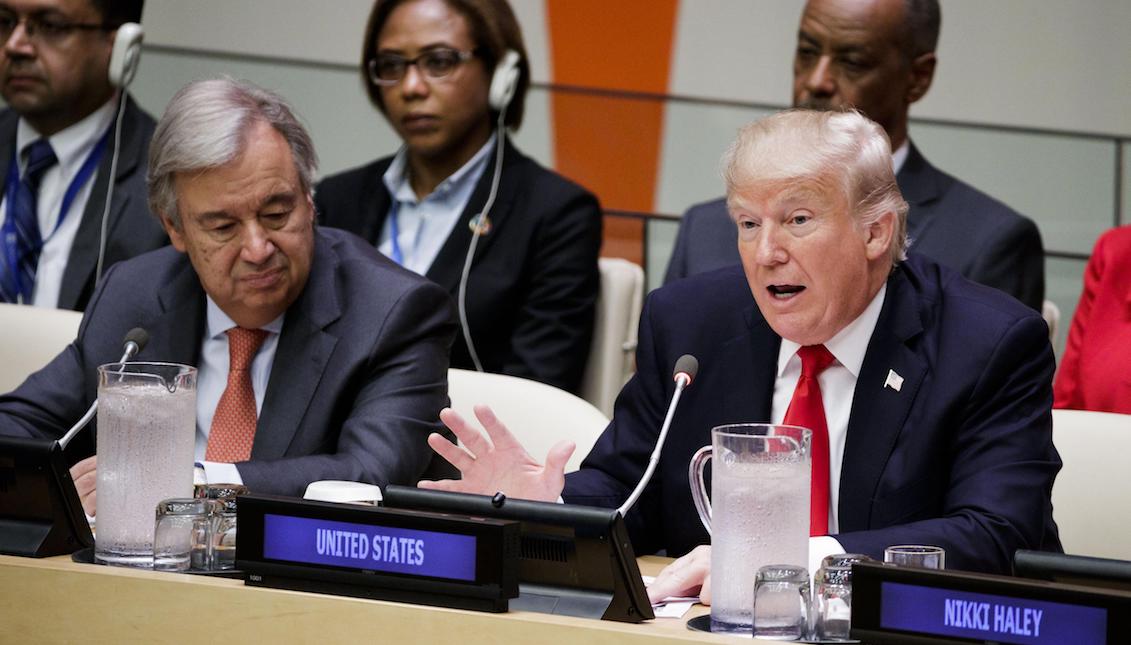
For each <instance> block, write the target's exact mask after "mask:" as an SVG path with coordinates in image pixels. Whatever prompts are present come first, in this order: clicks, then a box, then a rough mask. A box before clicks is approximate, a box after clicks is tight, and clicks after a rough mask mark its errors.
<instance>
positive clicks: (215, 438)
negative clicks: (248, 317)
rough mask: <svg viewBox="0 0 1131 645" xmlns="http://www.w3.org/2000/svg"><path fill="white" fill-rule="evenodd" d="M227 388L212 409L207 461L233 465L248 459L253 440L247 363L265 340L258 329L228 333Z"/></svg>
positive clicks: (252, 401) (252, 400)
mask: <svg viewBox="0 0 1131 645" xmlns="http://www.w3.org/2000/svg"><path fill="white" fill-rule="evenodd" d="M227 333H228V357H229V362H228V385H227V387H225V388H224V394H223V396H221V397H220V403H219V404H217V405H216V414H215V415H213V417H212V429H211V430H210V431H209V433H208V450H206V451H205V454H204V458H205V459H206V460H207V461H218V462H226V463H235V462H237V461H247V460H248V459H250V458H251V444H252V442H253V441H254V440H255V424H256V421H257V419H256V416H257V415H256V411H255V390H254V389H252V387H251V361H252V359H254V358H255V353H256V352H258V351H259V346H260V345H262V344H263V340H264V339H265V338H267V333H268V332H266V331H264V330H262V329H244V328H243V327H234V328H232V329H229V330H228V332H227Z"/></svg>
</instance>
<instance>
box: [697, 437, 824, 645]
mask: <svg viewBox="0 0 1131 645" xmlns="http://www.w3.org/2000/svg"><path fill="white" fill-rule="evenodd" d="M809 476H810V475H809V464H808V462H807V461H802V460H796V459H788V460H783V462H771V463H742V464H732V465H730V466H729V467H727V468H720V467H716V468H714V469H713V471H712V474H711V488H712V490H713V491H715V493H714V495H713V496H712V499H711V516H712V525H713V526H712V531H711V534H712V538H711V631H722V632H732V631H733V632H747V633H749V632H750V631H751V629H752V626H753V622H754V614H753V607H754V576H755V574H756V573H757V572H758V568H759V567H762V566H764V565H767V564H793V565H797V566H801V567H807V566H808V560H809V542H808V539H807V536H808V535H809V503H808V502H809V499H808V492H807V491H808V482H809ZM801 490H804V491H806V494H805V496H804V498H799V495H798V491H801ZM722 491H728V492H726V493H723V492H722ZM759 527H760V528H759ZM767 529H769V530H767ZM771 533H772V534H776V536H775V537H774V539H769V537H770V534H771ZM782 536H795V537H796V538H797V539H788V540H786V539H781V537H782Z"/></svg>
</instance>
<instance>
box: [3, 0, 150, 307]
mask: <svg viewBox="0 0 1131 645" xmlns="http://www.w3.org/2000/svg"><path fill="white" fill-rule="evenodd" d="M142 5H143V0H0V39H2V40H3V41H4V42H3V50H2V51H0V94H2V95H3V97H4V100H5V101H6V102H7V105H8V109H6V110H4V111H3V112H0V176H2V177H3V178H4V182H5V183H4V193H3V203H2V204H0V223H2V227H3V228H2V234H0V246H2V255H0V302H10V303H27V304H34V305H37V306H43V307H60V308H66V309H78V310H82V309H83V308H85V306H86V303H87V300H89V299H90V296H91V294H92V293H93V291H94V285H95V281H96V280H97V278H98V276H97V275H96V273H97V272H98V265H99V260H100V259H99V256H100V254H101V255H102V256H103V258H102V266H103V267H108V266H109V265H110V264H112V263H114V262H116V261H118V260H123V259H126V258H129V257H132V256H134V255H137V254H139V253H142V252H144V251H148V250H151V249H154V248H157V247H160V246H163V245H164V244H166V243H167V242H168V240H167V238H166V236H165V234H164V232H163V231H162V230H161V227H160V226H158V224H157V220H156V219H155V218H153V217H152V216H151V215H150V214H149V209H148V207H147V206H146V190H145V155H146V151H147V150H148V148H149V140H150V137H151V136H152V134H153V128H154V122H153V118H152V117H150V116H149V115H148V114H146V113H145V112H143V111H142V110H141V109H140V108H138V106H137V105H136V104H135V103H134V102H133V100H132V99H130V98H129V97H128V96H126V97H125V106H124V113H123V114H122V116H121V133H120V144H119V146H118V159H117V168H116V172H115V177H114V189H113V193H112V194H113V197H112V198H111V202H112V203H111V204H110V209H109V211H108V212H107V213H106V214H105V215H104V210H105V206H106V199H107V189H108V188H109V183H110V182H109V177H110V171H111V165H112V162H113V157H114V147H115V136H114V134H115V133H114V129H115V119H116V117H117V116H118V109H119V107H118V103H119V101H118V99H119V96H120V90H119V89H118V87H117V86H116V85H115V84H114V83H113V82H112V81H111V78H110V76H111V75H112V74H111V70H110V68H111V57H112V52H113V50H114V47H115V40H116V37H117V36H118V35H119V31H124V30H125V29H126V28H123V29H122V30H120V29H119V28H120V27H122V25H124V24H125V23H138V22H140V20H141V11H142ZM128 29H129V30H130V33H131V34H136V35H137V40H135V41H134V42H133V45H134V47H135V48H136V47H137V46H139V43H140V28H139V27H137V25H136V24H134V25H131V26H129V27H128ZM122 35H123V36H125V35H127V34H126V33H123V34H122ZM119 58H120V56H119ZM132 62H136V57H134V58H133V61H132ZM118 67H119V68H121V67H123V65H121V64H119V65H118ZM118 72H119V73H118V76H117V78H118V79H121V78H122V77H123V75H122V73H121V72H122V70H121V69H119V70H118ZM125 78H126V79H127V80H128V78H129V75H126V76H125ZM119 82H120V81H119ZM104 218H105V220H106V221H105V222H104V221H103V220H104ZM104 226H105V232H103V227H104Z"/></svg>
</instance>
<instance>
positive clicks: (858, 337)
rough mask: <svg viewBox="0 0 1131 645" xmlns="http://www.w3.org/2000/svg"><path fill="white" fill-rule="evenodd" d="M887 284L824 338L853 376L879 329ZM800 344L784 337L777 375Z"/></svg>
mask: <svg viewBox="0 0 1131 645" xmlns="http://www.w3.org/2000/svg"><path fill="white" fill-rule="evenodd" d="M887 290H888V285H887V283H886V282H885V283H884V285H883V286H882V287H880V290H879V292H877V293H876V295H875V296H874V297H873V298H872V302H870V303H868V306H867V307H865V308H864V311H863V313H861V314H860V315H859V316H857V317H856V320H853V321H852V322H850V323H849V324H848V326H847V327H845V328H844V329H842V330H840V331H839V332H837V334H836V335H835V336H833V337H832V338H830V339H829V340H827V341H825V348H826V349H828V350H829V353H831V354H832V355H833V357H835V358H836V360H837V362H838V363H840V364H841V365H842V366H844V367H845V368H846V369H847V370H848V371H849V372H851V373H852V376H854V377H856V378H859V377H860V368H861V366H863V365H864V354H866V353H867V352H868V342H869V341H870V340H871V339H872V332H874V331H875V330H876V323H877V322H879V320H880V311H881V310H882V309H883V307H884V296H885V295H886V294H887ZM798 349H801V345H799V344H798V343H795V342H793V341H792V340H788V339H786V338H783V339H781V349H780V350H778V378H781V376H782V374H784V373H785V369H786V367H787V366H788V365H789V362H790V360H792V359H793V357H794V356H796V355H797V350H798Z"/></svg>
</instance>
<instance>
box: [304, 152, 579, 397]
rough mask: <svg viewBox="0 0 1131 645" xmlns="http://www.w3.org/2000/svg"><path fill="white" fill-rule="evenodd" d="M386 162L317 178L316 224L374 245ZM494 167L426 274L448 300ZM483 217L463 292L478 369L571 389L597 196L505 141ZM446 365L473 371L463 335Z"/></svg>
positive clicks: (385, 200) (382, 212)
mask: <svg viewBox="0 0 1131 645" xmlns="http://www.w3.org/2000/svg"><path fill="white" fill-rule="evenodd" d="M390 163H392V157H387V158H385V159H381V160H378V161H375V162H373V163H371V164H369V165H367V166H363V167H361V168H357V169H354V170H350V171H347V172H344V173H341V174H339V175H334V176H332V177H327V178H326V179H325V180H323V181H322V183H321V184H320V185H319V186H318V189H317V191H315V196H314V199H315V205H316V207H317V209H318V213H319V217H320V218H321V221H322V222H323V223H324V224H326V225H327V226H333V227H337V228H343V229H345V230H347V231H350V232H352V233H357V234H358V235H360V236H362V237H364V238H365V239H367V240H369V241H370V242H371V243H372V244H374V245H376V244H377V243H378V241H379V240H380V237H381V229H382V227H383V226H384V225H385V218H386V217H387V216H388V213H389V206H390V204H391V198H390V196H389V193H388V191H387V190H385V184H384V182H383V181H382V179H381V178H382V176H383V175H384V174H385V171H386V170H387V169H388V168H389V164H390ZM494 166H495V163H494V158H493V157H492V161H491V162H490V163H489V164H488V166H487V169H486V171H485V172H484V173H483V177H482V178H481V179H480V180H479V183H478V184H477V185H476V187H475V190H474V191H473V192H472V195H471V200H470V201H469V202H468V204H467V208H465V209H464V212H463V214H462V215H460V219H459V222H458V223H457V224H456V226H455V228H454V229H453V230H452V233H451V235H449V236H448V240H447V241H446V242H445V243H444V246H443V248H441V250H440V254H439V255H438V256H437V257H436V261H435V262H433V263H432V266H431V268H429V269H428V273H427V274H426V275H427V277H428V278H429V279H430V280H432V281H433V282H435V283H437V284H439V285H440V286H442V287H444V288H445V289H447V290H448V291H449V292H450V293H451V294H452V298H453V301H454V299H455V298H456V297H457V294H458V290H459V282H460V274H461V272H462V271H463V265H464V259H465V257H466V256H467V249H468V245H469V244H470V243H471V229H470V228H469V227H468V222H469V221H470V220H471V218H472V217H474V216H475V215H476V214H478V213H479V211H480V210H482V208H483V205H484V204H485V203H486V201H487V195H488V192H489V189H490V186H491V176H492V174H493V173H494ZM489 219H490V221H491V225H492V228H491V232H490V233H488V234H487V235H485V236H483V237H482V238H480V240H479V243H478V244H477V245H476V248H475V257H474V259H473V260H472V265H471V275H470V278H469V281H468V287H467V320H468V325H469V327H470V329H471V339H472V342H473V343H474V344H475V350H476V352H477V353H478V355H479V360H480V361H481V362H482V363H483V368H484V369H486V370H487V371H488V372H499V373H503V374H511V375H514V376H522V377H526V378H532V379H535V380H538V381H542V382H544V383H549V384H550V385H553V386H556V387H559V388H562V389H565V390H569V391H571V392H577V391H578V390H579V389H580V387H581V377H582V373H583V372H584V371H585V362H586V359H587V358H588V356H589V344H590V341H591V340H592V337H593V318H594V316H595V315H596V306H597V292H598V289H599V286H600V277H599V275H598V272H597V255H598V252H599V251H600V248H601V210H600V207H599V205H598V204H597V198H596V197H594V196H593V195H592V194H591V193H589V192H588V191H586V190H585V189H583V188H581V187H580V186H578V185H576V184H574V183H573V182H570V181H568V180H566V179H564V178H562V177H561V176H559V175H557V174H555V173H553V172H551V171H549V170H546V169H545V168H543V167H541V166H540V165H538V163H537V162H535V161H534V160H532V159H530V158H529V157H526V156H525V155H523V154H522V153H521V152H519V151H518V150H517V149H516V148H515V147H514V146H512V145H511V144H510V141H509V140H508V141H507V143H506V148H505V152H504V157H503V172H502V177H501V179H500V182H499V193H498V197H497V199H496V201H495V205H494V206H493V207H492V209H491V213H490V215H489ZM452 367H459V368H465V369H474V366H473V364H472V361H471V355H470V354H469V353H468V351H467V344H466V343H465V342H464V339H463V335H462V334H457V336H456V341H455V344H454V345H453V346H452Z"/></svg>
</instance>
